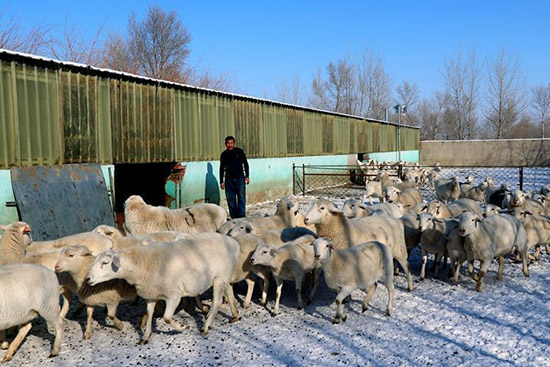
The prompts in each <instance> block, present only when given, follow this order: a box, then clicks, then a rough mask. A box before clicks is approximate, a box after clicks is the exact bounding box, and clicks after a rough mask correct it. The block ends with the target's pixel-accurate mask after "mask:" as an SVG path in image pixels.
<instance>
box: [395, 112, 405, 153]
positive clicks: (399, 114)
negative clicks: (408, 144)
mask: <svg viewBox="0 0 550 367" xmlns="http://www.w3.org/2000/svg"><path fill="white" fill-rule="evenodd" d="M393 108H394V109H395V113H397V154H398V155H397V160H398V161H401V114H403V113H407V106H405V105H400V104H398V105H395V106H394V107H393Z"/></svg>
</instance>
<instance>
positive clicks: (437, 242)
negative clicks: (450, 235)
mask: <svg viewBox="0 0 550 367" xmlns="http://www.w3.org/2000/svg"><path fill="white" fill-rule="evenodd" d="M418 223H419V224H418V230H419V231H420V232H421V233H422V235H421V237H420V248H421V250H422V270H420V279H421V280H422V279H424V277H425V275H426V263H427V261H428V253H431V254H435V260H434V264H433V268H432V269H433V270H434V275H435V276H436V277H437V275H438V273H439V264H440V261H441V258H442V257H444V256H445V255H446V253H447V239H446V238H445V223H444V222H443V220H441V219H438V218H435V217H434V216H433V215H432V214H430V213H421V214H418Z"/></svg>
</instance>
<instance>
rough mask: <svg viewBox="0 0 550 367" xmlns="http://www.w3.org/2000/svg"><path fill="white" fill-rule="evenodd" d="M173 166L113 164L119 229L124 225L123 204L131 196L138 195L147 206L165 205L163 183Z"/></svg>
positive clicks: (164, 164) (170, 164)
mask: <svg viewBox="0 0 550 367" xmlns="http://www.w3.org/2000/svg"><path fill="white" fill-rule="evenodd" d="M175 164H176V162H168V163H124V164H115V210H116V221H117V225H118V227H119V228H120V227H121V226H122V224H123V223H124V202H125V201H126V199H128V197H130V196H131V195H140V196H141V197H142V198H143V200H145V202H146V203H147V204H149V205H154V206H164V205H165V200H166V198H165V182H166V179H167V178H168V176H170V173H171V172H172V169H173V168H174V166H175Z"/></svg>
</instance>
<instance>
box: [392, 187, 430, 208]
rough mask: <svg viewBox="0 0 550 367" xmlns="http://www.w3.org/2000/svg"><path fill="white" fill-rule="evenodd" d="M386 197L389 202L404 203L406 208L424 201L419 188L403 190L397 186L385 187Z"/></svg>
mask: <svg viewBox="0 0 550 367" xmlns="http://www.w3.org/2000/svg"><path fill="white" fill-rule="evenodd" d="M384 197H385V198H386V201H387V202H388V203H400V204H403V208H404V209H405V210H409V209H410V208H412V207H413V206H415V205H416V204H418V203H421V202H422V198H421V197H420V192H418V190H417V189H405V190H403V191H401V190H399V189H398V188H397V187H392V186H390V187H386V188H385V189H384Z"/></svg>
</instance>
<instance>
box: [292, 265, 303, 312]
mask: <svg viewBox="0 0 550 367" xmlns="http://www.w3.org/2000/svg"><path fill="white" fill-rule="evenodd" d="M303 280H304V275H303V274H298V275H296V276H294V283H295V291H296V296H297V297H298V310H301V309H302V308H304V303H303V301H302V281H303Z"/></svg>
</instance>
